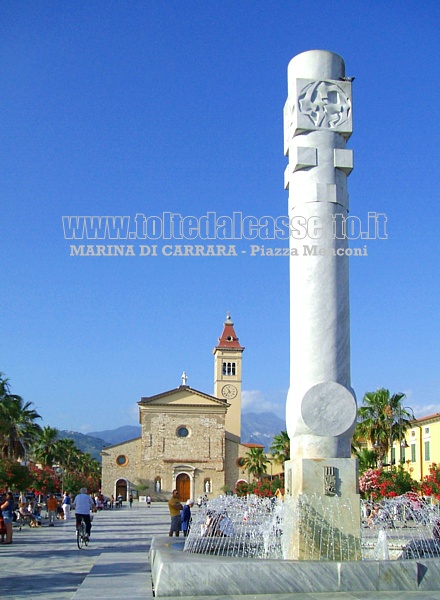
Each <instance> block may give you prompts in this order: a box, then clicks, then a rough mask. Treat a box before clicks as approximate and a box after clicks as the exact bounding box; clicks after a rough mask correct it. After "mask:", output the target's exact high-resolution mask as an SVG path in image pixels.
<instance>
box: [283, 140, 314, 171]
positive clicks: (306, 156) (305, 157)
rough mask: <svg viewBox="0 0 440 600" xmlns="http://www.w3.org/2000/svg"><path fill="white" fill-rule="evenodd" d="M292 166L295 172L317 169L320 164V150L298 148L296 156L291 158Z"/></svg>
mask: <svg viewBox="0 0 440 600" xmlns="http://www.w3.org/2000/svg"><path fill="white" fill-rule="evenodd" d="M289 158H290V161H289V162H290V165H291V167H292V168H293V170H294V171H299V170H300V169H306V168H307V167H316V165H317V164H318V148H310V147H304V146H297V147H296V156H289Z"/></svg>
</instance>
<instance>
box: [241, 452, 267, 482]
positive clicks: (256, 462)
mask: <svg viewBox="0 0 440 600" xmlns="http://www.w3.org/2000/svg"><path fill="white" fill-rule="evenodd" d="M268 463H269V460H268V458H267V457H266V455H265V454H264V448H251V449H250V450H249V452H247V453H246V455H245V456H244V467H245V468H246V469H247V471H248V472H249V473H251V475H253V476H254V477H255V478H256V479H260V478H261V476H262V475H263V474H264V473H265V472H266V466H267V465H268Z"/></svg>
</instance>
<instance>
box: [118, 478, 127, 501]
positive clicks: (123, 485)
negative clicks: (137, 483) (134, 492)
mask: <svg viewBox="0 0 440 600" xmlns="http://www.w3.org/2000/svg"><path fill="white" fill-rule="evenodd" d="M119 494H120V495H121V496H122V499H123V500H127V482H126V481H125V479H118V481H117V482H116V498H117V497H118V496H119Z"/></svg>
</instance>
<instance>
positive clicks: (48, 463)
mask: <svg viewBox="0 0 440 600" xmlns="http://www.w3.org/2000/svg"><path fill="white" fill-rule="evenodd" d="M58 447H59V444H58V429H56V428H55V427H49V426H47V427H44V429H42V430H41V431H40V434H39V436H38V438H37V439H36V441H35V443H34V445H33V446H32V449H31V451H32V455H33V457H34V458H35V460H36V461H37V462H39V463H41V464H42V465H43V467H52V466H53V465H54V464H55V463H57V462H59V461H58V457H59V451H58Z"/></svg>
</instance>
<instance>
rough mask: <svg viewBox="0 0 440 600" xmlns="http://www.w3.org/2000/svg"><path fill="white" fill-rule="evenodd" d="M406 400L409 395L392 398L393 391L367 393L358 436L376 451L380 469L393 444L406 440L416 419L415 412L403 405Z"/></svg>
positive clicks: (360, 417) (356, 433) (359, 417)
mask: <svg viewBox="0 0 440 600" xmlns="http://www.w3.org/2000/svg"><path fill="white" fill-rule="evenodd" d="M404 398H405V394H402V393H398V394H393V395H392V396H391V395H390V391H389V390H386V389H385V388H380V389H378V390H376V391H375V392H367V393H366V394H365V396H364V398H363V406H361V407H360V408H359V409H358V423H357V426H356V432H355V436H357V437H358V438H363V439H364V440H365V441H367V442H369V443H370V444H371V446H372V447H373V448H374V449H375V451H376V452H377V457H378V460H377V466H378V467H379V468H381V467H382V466H383V458H384V456H386V454H387V453H388V451H389V450H390V447H391V445H392V443H393V441H395V440H399V441H401V440H402V439H403V437H404V435H405V432H406V430H407V429H408V428H409V427H410V426H411V419H413V418H414V415H413V411H412V409H410V408H407V407H404V406H402V400H403V399H404ZM409 411H410V412H409Z"/></svg>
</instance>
